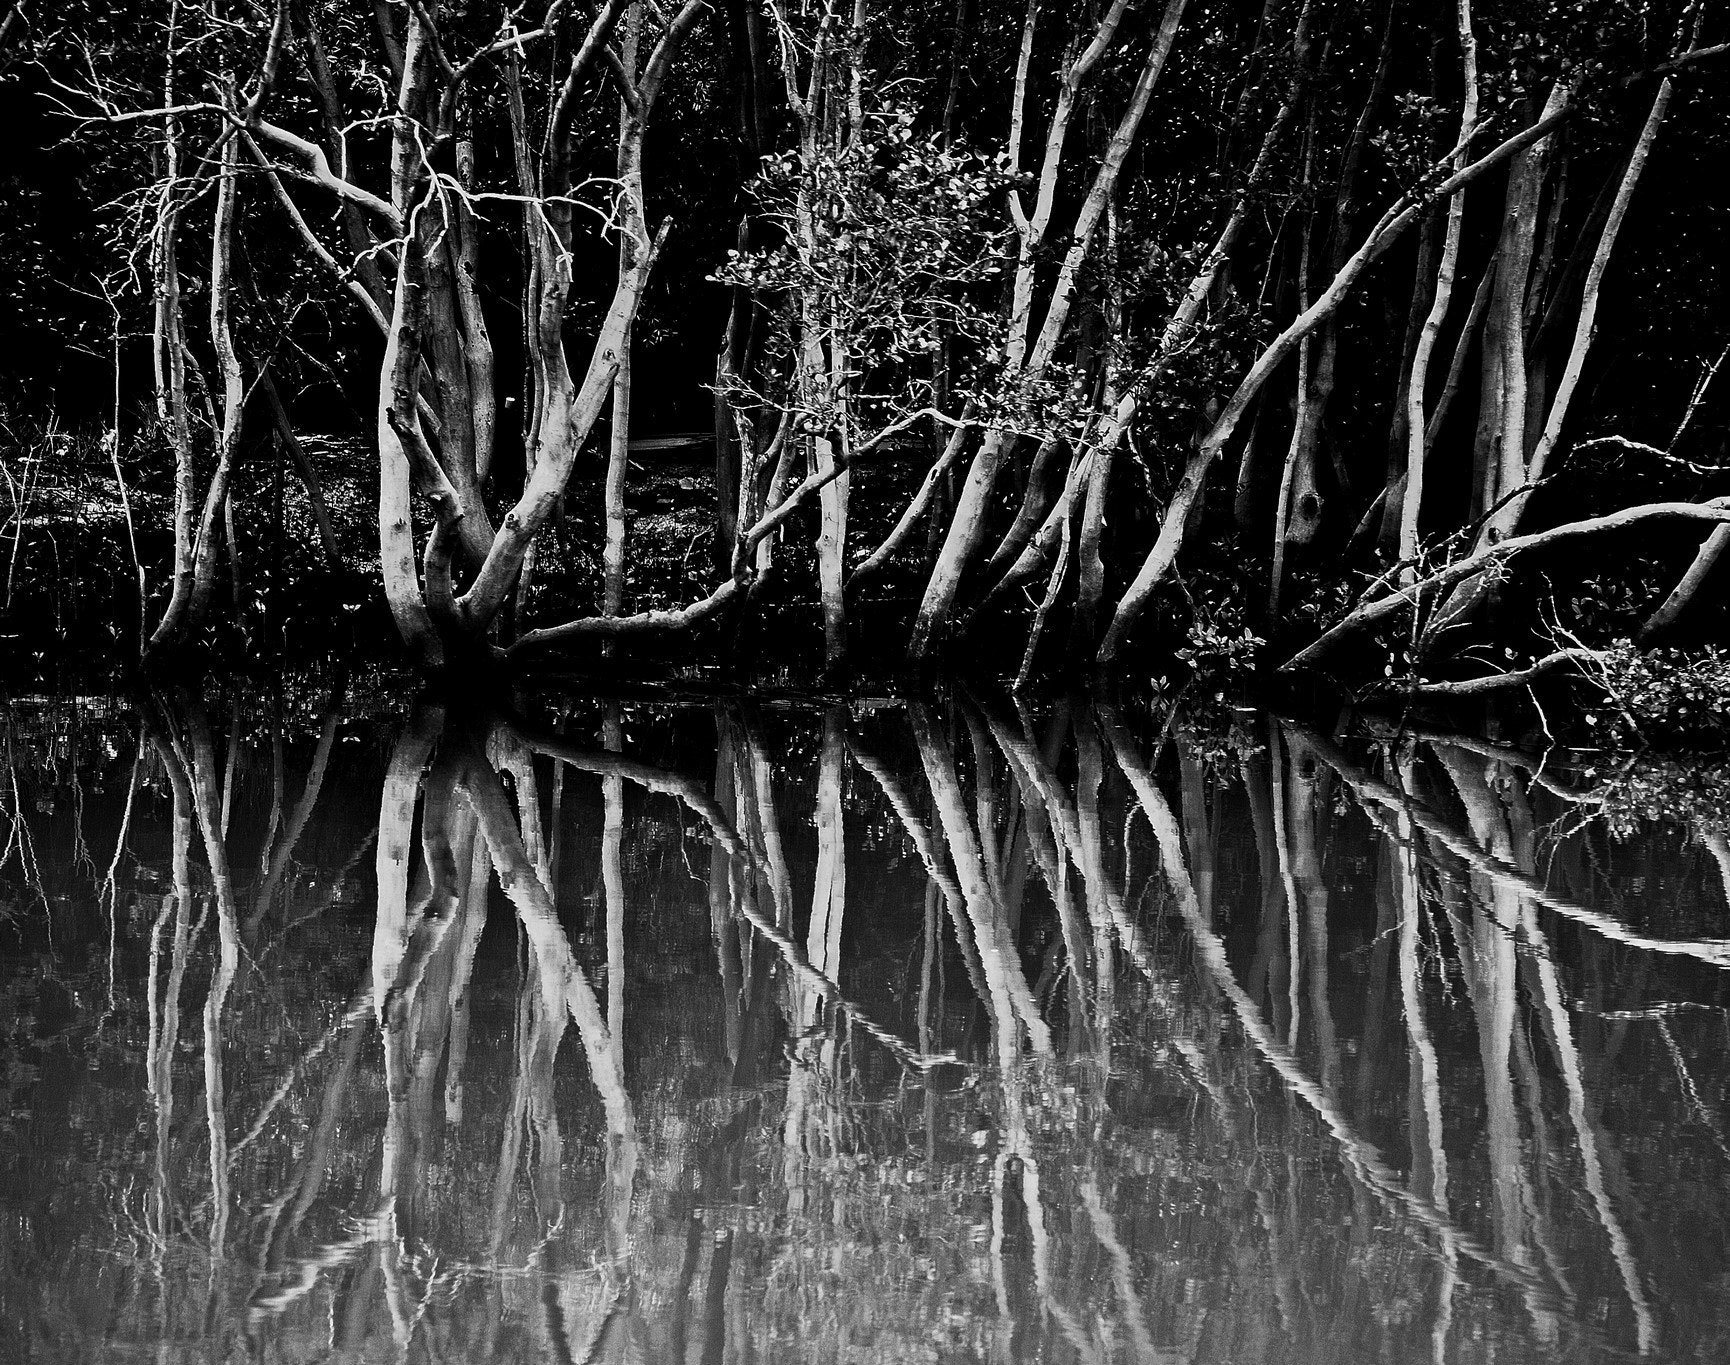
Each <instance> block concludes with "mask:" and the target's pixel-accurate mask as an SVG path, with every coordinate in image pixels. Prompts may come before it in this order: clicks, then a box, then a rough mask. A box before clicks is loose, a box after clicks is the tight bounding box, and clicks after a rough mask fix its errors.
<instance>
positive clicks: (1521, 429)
mask: <svg viewBox="0 0 1730 1365" xmlns="http://www.w3.org/2000/svg"><path fill="white" fill-rule="evenodd" d="M1673 86H1674V79H1673V78H1672V77H1668V76H1667V77H1665V79H1664V80H1663V81H1662V82H1661V83H1660V84H1659V87H1658V93H1657V94H1656V96H1654V98H1653V100H1652V107H1651V109H1650V111H1649V112H1648V113H1647V116H1646V122H1645V124H1644V125H1643V126H1642V127H1641V129H1640V135H1639V137H1638V138H1637V139H1636V141H1635V143H1634V149H1633V151H1632V152H1631V153H1629V156H1628V162H1627V165H1626V166H1625V168H1624V169H1623V172H1622V180H1621V184H1620V185H1619V186H1618V188H1617V191H1616V198H1615V200H1614V201H1613V202H1612V204H1611V206H1610V212H1609V214H1608V216H1607V217H1606V218H1605V220H1604V228H1603V231H1602V232H1601V233H1600V234H1599V237H1598V245H1597V248H1596V250H1595V251H1594V252H1593V255H1592V264H1591V266H1590V268H1589V269H1588V270H1587V272H1586V282H1585V285H1584V287H1583V290H1582V293H1581V297H1580V313H1579V318H1578V320H1577V321H1576V323H1575V328H1574V340H1573V344H1572V346H1571V347H1570V348H1569V351H1568V358H1567V361H1566V362H1565V364H1564V366H1563V369H1562V374H1561V378H1560V379H1559V381H1558V382H1557V385H1556V392H1555V395H1554V397H1553V398H1552V399H1551V400H1550V407H1549V415H1548V417H1547V418H1546V419H1545V422H1544V426H1543V430H1542V431H1541V432H1540V433H1539V435H1538V437H1537V440H1536V443H1535V444H1534V445H1533V446H1532V448H1531V450H1530V452H1529V454H1528V452H1527V449H1526V431H1527V418H1526V395H1525V394H1524V393H1519V395H1518V396H1519V400H1520V401H1519V407H1518V408H1517V409H1516V408H1513V407H1512V397H1510V400H1509V404H1510V406H1509V409H1508V411H1507V414H1506V416H1505V418H1504V426H1505V427H1506V426H1508V425H1509V424H1512V423H1515V421H1516V419H1517V427H1518V431H1517V437H1518V442H1519V450H1518V454H1519V460H1518V464H1517V466H1516V464H1515V462H1514V451H1513V447H1512V445H1511V444H1509V442H1508V441H1507V440H1504V444H1503V464H1502V479H1501V483H1500V484H1499V486H1498V490H1497V491H1498V497H1499V498H1501V499H1502V502H1501V506H1500V507H1497V508H1496V509H1495V510H1494V512H1493V513H1492V514H1491V515H1490V516H1489V517H1488V518H1486V520H1485V523H1484V525H1483V527H1482V528H1481V529H1480V530H1479V532H1478V539H1477V543H1476V545H1475V547H1474V553H1481V552H1482V551H1484V550H1486V549H1489V548H1490V547H1492V546H1494V545H1496V544H1497V543H1499V542H1501V541H1504V540H1506V539H1508V538H1509V537H1510V536H1513V535H1515V534H1516V533H1517V532H1518V531H1519V528H1520V519H1521V517H1522V516H1523V515H1524V513H1525V510H1526V505H1527V503H1528V502H1529V501H1530V500H1531V493H1532V489H1533V488H1534V487H1535V486H1536V485H1537V483H1538V481H1539V480H1540V479H1542V478H1543V477H1544V472H1545V469H1546V467H1547V466H1548V464H1549V460H1550V456H1551V455H1552V454H1553V453H1554V451H1555V449H1556V444H1557V442H1558V441H1559V440H1560V439H1561V434H1562V426H1563V423H1564V422H1565V421H1566V420H1567V416H1568V407H1569V404H1570V403H1571V402H1572V400H1573V397H1574V393H1575V391H1576V390H1577V388H1578V387H1579V383H1580V377H1581V375H1582V374H1583V373H1584V371H1585V367H1586V360H1587V358H1588V357H1589V355H1590V353H1591V349H1592V342H1593V340H1594V338H1595V337H1596V336H1597V330H1598V325H1597V324H1598V301H1599V298H1600V296H1601V294H1602V292H1603V282H1604V272H1605V270H1606V269H1607V268H1608V266H1609V263H1610V255H1611V252H1612V251H1613V250H1614V249H1615V245H1616V238H1617V235H1618V234H1619V233H1620V231H1621V228H1622V223H1623V221H1624V220H1625V219H1626V218H1627V216H1628V206H1629V204H1630V203H1631V202H1632V200H1633V197H1634V189H1635V187H1636V186H1637V185H1638V184H1639V181H1640V173H1641V172H1642V171H1643V170H1644V169H1645V166H1646V161H1647V159H1648V157H1649V156H1650V155H1651V151H1652V144H1653V142H1654V141H1655V140H1656V138H1657V136H1658V130H1659V128H1660V127H1661V126H1662V125H1663V122H1664V117H1665V115H1666V114H1667V113H1668V111H1669V107H1670V97H1671V91H1672V89H1673ZM1558 88H1560V87H1558ZM1553 99H1554V96H1552V100H1553ZM1522 330H1523V327H1522ZM1510 363H1511V362H1510ZM1515 392H1516V390H1515V388H1514V386H1513V385H1512V384H1510V386H1509V393H1510V395H1512V394H1514V393H1515ZM1714 534H1716V533H1714ZM1489 590H1490V580H1489V579H1488V578H1487V577H1481V576H1480V577H1474V578H1471V579H1468V580H1467V581H1466V582H1464V583H1461V584H1460V585H1459V586H1458V587H1456V588H1454V590H1453V591H1452V592H1451V593H1450V594H1449V596H1448V599H1447V600H1446V601H1445V602H1444V603H1443V604H1442V606H1441V607H1440V608H1438V610H1437V613H1436V617H1435V620H1434V621H1432V622H1431V623H1430V625H1429V627H1428V628H1427V630H1426V635H1427V636H1428V638H1430V639H1431V640H1434V639H1436V638H1438V637H1439V635H1440V633H1441V632H1442V631H1445V630H1449V629H1453V628H1455V627H1457V626H1459V625H1462V624H1463V623H1464V622H1465V621H1467V620H1468V619H1470V617H1471V616H1472V615H1473V614H1475V612H1476V611H1477V610H1478V609H1479V608H1480V607H1481V606H1482V605H1483V603H1484V601H1485V600H1486V598H1487V596H1488V593H1489Z"/></svg>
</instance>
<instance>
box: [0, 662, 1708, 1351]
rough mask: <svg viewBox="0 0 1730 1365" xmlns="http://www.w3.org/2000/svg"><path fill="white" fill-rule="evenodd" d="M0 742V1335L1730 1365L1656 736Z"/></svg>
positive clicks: (638, 719)
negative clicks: (1544, 741)
mask: <svg viewBox="0 0 1730 1365" xmlns="http://www.w3.org/2000/svg"><path fill="white" fill-rule="evenodd" d="M0 728H3V733H4V742H5V750H4V760H5V761H4V766H3V768H0V839H4V843H5V846H4V850H3V855H0V992H3V993H4V1002H5V1006H4V1009H3V1011H0V1358H3V1359H5V1360H7V1361H30V1362H39V1361H40V1362H48V1361H96V1360H133V1359H150V1360H155V1361H178V1360H197V1361H219V1360H220V1361H227V1360H248V1361H302V1360H305V1361H314V1360H316V1361H413V1362H468V1361H493V1360H497V1361H552V1362H568V1361H669V1362H670V1361H678V1362H692V1365H696V1362H703V1363H704V1365H710V1363H713V1362H744V1361H773V1362H779V1361H820V1362H832V1361H968V1360H986V1361H1061V1362H1112V1361H1157V1362H1197V1363H1198V1365H1199V1362H1211V1361H1222V1362H1226V1361H1230V1362H1247V1361H1264V1360H1265V1361H1295V1362H1312V1361H1313V1362H1325V1363H1326V1365H1338V1362H1345V1361H1357V1360H1387V1361H1402V1362H1403V1361H1416V1360H1431V1359H1433V1360H1436V1361H1491V1360H1497V1361H1524V1360H1557V1361H1564V1360H1565V1361H1582V1360H1585V1361H1594V1360H1619V1359H1627V1358H1637V1357H1641V1356H1645V1357H1647V1358H1650V1359H1666V1360H1668V1359H1678V1360H1700V1361H1715V1360H1720V1359H1723V1358H1725V1356H1726V1354H1727V1353H1730V1296H1727V1294H1726V1289H1727V1288H1730V1281H1727V1278H1726V1271H1727V1269H1730V1246H1727V1233H1730V1199H1727V1189H1730V1186H1727V1182H1726V1174H1727V1172H1730V1147H1727V1146H1726V1138H1725V1126H1726V1119H1725V1108H1726V1102H1727V1098H1730V1096H1727V1094H1726V1090H1727V1086H1730V1027H1727V1016H1726V1007H1727V1006H1730V992H1727V990H1726V986H1727V984H1730V981H1727V976H1726V967H1727V966H1730V943H1727V942H1726V937H1727V935H1730V929H1727V927H1726V925H1727V920H1730V915H1727V911H1726V893H1725V886H1726V879H1727V878H1730V844H1727V843H1726V841H1725V837H1724V833H1723V822H1722V821H1721V820H1720V819H1719V817H1718V812H1717V811H1716V809H1715V808H1714V807H1713V806H1712V804H1711V803H1710V802H1709V801H1706V802H1696V803H1695V804H1694V806H1693V807H1692V808H1690V807H1688V805H1687V803H1686V802H1683V801H1681V800H1679V799H1676V800H1670V799H1666V797H1667V796H1668V795H1670V794H1671V793H1669V792H1668V791H1667V788H1669V787H1672V786H1680V785H1683V780H1682V778H1681V777H1679V776H1675V775H1672V776H1670V777H1667V776H1665V774H1663V773H1662V772H1660V773H1658V774H1657V776H1656V777H1654V776H1653V774H1652V773H1651V772H1650V771H1648V772H1646V773H1645V774H1644V776H1643V777H1640V778H1638V779H1635V778H1630V776H1629V775H1628V774H1627V773H1625V772H1623V771H1622V769H1621V768H1620V767H1618V766H1617V765H1615V764H1608V763H1604V762H1603V761H1601V760H1600V761H1599V762H1598V763H1597V764H1594V765H1590V766H1588V765H1586V764H1585V762H1584V761H1583V760H1578V759H1576V760H1575V761H1574V762H1572V763H1565V762H1562V761H1561V760H1560V759H1552V760H1551V761H1549V762H1546V763H1542V764H1540V763H1539V762H1538V761H1537V759H1536V757H1535V756H1534V755H1531V754H1527V753H1524V752H1521V751H1519V750H1517V749H1515V748H1511V747H1506V746H1502V745H1497V744H1491V743H1487V742H1484V741H1482V740H1470V739H1459V738H1450V737H1443V736H1436V737H1422V736H1415V737H1414V736H1409V735H1408V736H1404V737H1398V738H1396V737H1394V736H1392V735H1383V736H1377V735H1374V734H1347V735H1343V736H1340V737H1338V738H1335V737H1331V736H1324V735H1321V734H1317V733H1314V732H1310V731H1306V730H1303V729H1300V728H1297V727H1295V726H1291V725H1287V724H1284V723H1282V722H1278V721H1274V720H1271V719H1264V718H1251V717H1242V716H1240V717H1237V718H1236V720H1235V722H1234V723H1233V724H1231V725H1230V726H1222V725H1219V724H1210V723H1206V722H1204V721H1201V720H1194V719H1191V720H1186V719H1185V718H1184V717H1182V716H1168V715H1166V714H1164V713H1163V712H1156V713H1153V714H1148V713H1146V712H1143V711H1135V712H1124V713H1121V714H1120V713H1118V712H1115V711H1114V710H1112V709H1111V708H1109V707H1105V706H1090V705H1088V704H1086V703H1082V702H1074V703H1069V704H1064V705H1058V706H1055V707H1051V706H1047V707H1043V708H1041V709H1039V710H1037V711H1034V712H1029V711H1025V710H1018V709H1017V708H1016V707H1015V706H1013V705H1012V704H1010V703H1008V702H1006V701H1004V700H1002V699H999V698H993V697H985V696H981V697H959V698H955V699H952V700H950V701H946V702H941V703H939V702H932V703H929V704H910V703H900V702H895V703H882V704H862V703H852V704H849V705H845V706H841V705H837V706H832V707H825V706H824V705H822V704H809V703H799V704H794V703H787V702H764V703H762V704H759V705H756V706H749V705H744V706H741V705H737V704H733V703H726V704H713V703H708V702H702V703H694V704H680V703H675V702H667V703H665V704H660V703H656V704H649V703H643V702H629V703H622V704H621V703H607V702H604V701H597V700H593V699H589V698H573V699H561V698H550V699H549V698H546V697H525V698H524V699H522V702H521V706H520V711H519V713H517V714H514V715H509V716H507V715H505V714H502V713H497V712H494V713H483V712H475V711H471V710H465V709H460V708H457V707H454V706H445V707H441V706H439V705H438V704H436V703H433V702H422V703H419V704H412V703H411V701H410V700H409V699H408V698H407V697H406V696H400V695H399V696H391V695H388V694H387V695H383V696H379V695H376V692H375V694H374V695H369V696H368V697H364V698H356V697H355V696H354V695H352V694H349V695H342V694H323V693H320V692H319V691H317V690H316V689H313V688H310V687H308V688H306V689H301V688H298V687H296V688H293V689H290V691H289V692H288V694H287V695H282V696H247V697H244V698H240V699H239V700H236V701H233V702H232V703H231V702H230V700H229V699H228V698H226V697H225V696H219V695H211V696H208V697H205V698H202V699H195V698H189V697H186V696H164V697H161V698H158V699H156V700H155V701H154V702H152V703H149V704H145V705H132V704H119V703H111V702H104V701H93V700H92V701H75V700H70V699H56V700H37V701H32V700H28V699H18V700H14V701H12V702H10V703H4V704H0ZM1631 792H1632V793H1633V795H1630V793H1631ZM1654 807H1658V808H1666V809H1668V810H1670V812H1671V813H1670V814H1669V815H1667V816H1665V817H1663V818H1658V817H1656V816H1651V815H1648V814H1645V813H1643V812H1644V811H1645V810H1646V809H1648V808H1654Z"/></svg>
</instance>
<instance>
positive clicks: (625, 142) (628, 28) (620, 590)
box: [518, 0, 644, 620]
mask: <svg viewBox="0 0 1730 1365" xmlns="http://www.w3.org/2000/svg"><path fill="white" fill-rule="evenodd" d="M642 23H643V7H642V2H641V0H633V3H632V5H631V8H630V10H629V11H628V12H627V13H626V15H625V35H624V42H623V45H622V49H621V52H620V61H621V63H622V64H623V67H624V71H625V75H626V77H627V79H630V80H635V79H636V76H637V43H638V39H639V35H640V33H641V31H642ZM618 163H619V164H618V170H619V190H620V193H622V194H625V195H628V196H629V197H630V198H631V200H632V202H633V204H634V205H635V207H634V208H633V210H632V213H631V216H632V217H633V218H637V219H641V218H642V217H643V216H644V215H643V162H642V130H641V128H640V127H639V126H637V125H636V124H635V123H634V122H633V114H632V111H631V108H630V106H629V104H627V103H625V102H624V101H622V100H621V101H620V103H619V145H618ZM636 251H637V243H636V242H635V241H634V240H632V238H631V237H630V236H629V235H626V236H624V237H623V238H621V239H620V242H619V277H620V279H621V280H622V279H624V278H625V276H626V275H627V273H628V272H629V271H630V270H631V268H632V267H633V266H634V265H635V263H636V262H635V256H636ZM630 461H631V329H630V328H629V327H626V329H625V335H624V340H623V344H622V346H621V348H620V354H619V368H618V372H617V373H616V374H615V375H614V376H613V425H612V432H611V440H610V441H609V442H608V447H607V482H606V506H605V516H606V524H607V532H606V543H605V545H604V546H603V547H602V550H601V566H602V576H603V579H604V582H603V586H602V593H601V614H602V615H603V616H617V615H618V614H619V612H620V610H621V609H622V608H623V606H624V602H625V481H626V478H627V477H628V475H629V472H630ZM518 619H519V620H520V619H521V617H520V616H519V618H518Z"/></svg>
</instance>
